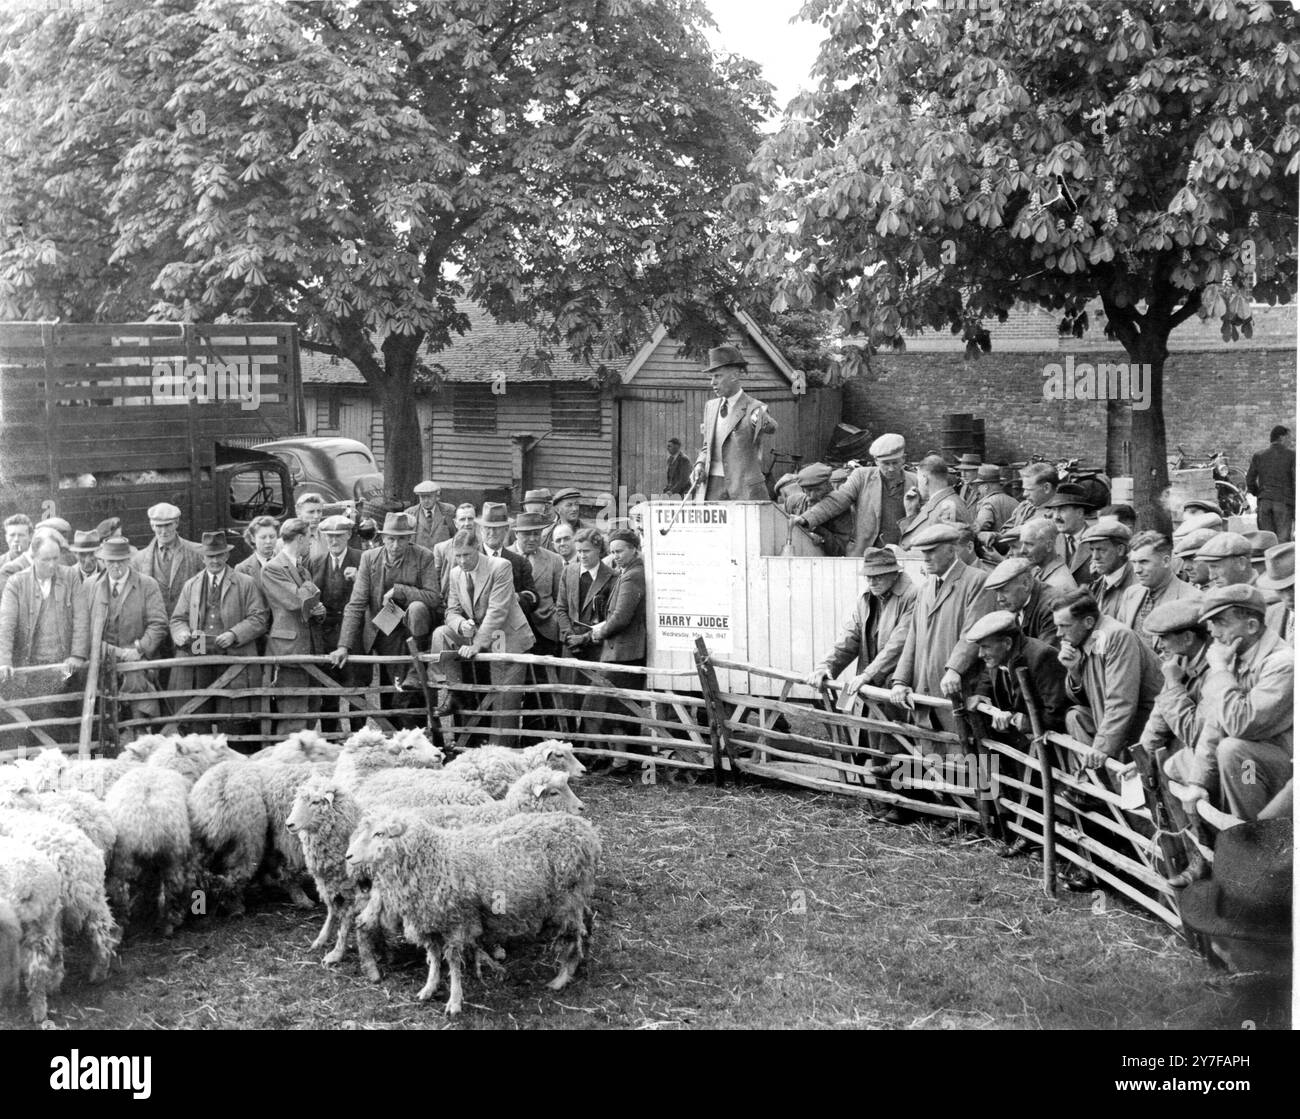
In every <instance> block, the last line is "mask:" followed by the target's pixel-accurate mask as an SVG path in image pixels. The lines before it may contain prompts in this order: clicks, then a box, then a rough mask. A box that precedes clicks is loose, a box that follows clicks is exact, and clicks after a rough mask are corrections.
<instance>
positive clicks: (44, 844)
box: [0, 808, 122, 983]
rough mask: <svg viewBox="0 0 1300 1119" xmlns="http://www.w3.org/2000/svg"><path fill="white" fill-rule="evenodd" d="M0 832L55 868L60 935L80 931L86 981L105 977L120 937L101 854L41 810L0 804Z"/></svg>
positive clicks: (78, 833)
mask: <svg viewBox="0 0 1300 1119" xmlns="http://www.w3.org/2000/svg"><path fill="white" fill-rule="evenodd" d="M0 835H7V836H9V837H10V838H11V839H18V840H22V841H23V842H26V843H30V844H31V845H32V846H33V847H35V848H36V849H37V850H38V851H40V852H41V854H43V855H45V856H46V857H47V858H48V859H49V860H50V861H51V862H52V863H53V864H54V866H55V869H56V870H58V872H59V906H60V918H61V924H62V926H63V935H64V938H65V940H67V939H71V938H73V937H84V939H85V941H86V946H87V947H88V948H89V950H90V975H89V979H90V982H91V983H98V982H100V981H101V980H103V979H105V978H107V976H108V969H109V966H110V965H111V964H112V962H113V953H114V951H115V950H116V949H117V945H118V942H119V941H120V940H121V939H122V930H121V929H119V928H118V927H117V924H116V923H115V922H114V920H113V917H112V914H111V913H110V912H109V909H108V900H107V898H106V896H105V891H104V856H103V854H101V853H100V850H99V848H98V847H96V846H95V845H94V844H93V843H91V842H90V840H89V839H87V838H86V836H85V835H84V833H82V832H81V831H80V830H79V829H77V828H74V827H72V826H71V825H69V824H65V823H63V821H61V820H55V819H52V818H50V817H48V816H46V815H45V814H44V813H43V812H23V811H20V810H17V809H12V808H5V809H0Z"/></svg>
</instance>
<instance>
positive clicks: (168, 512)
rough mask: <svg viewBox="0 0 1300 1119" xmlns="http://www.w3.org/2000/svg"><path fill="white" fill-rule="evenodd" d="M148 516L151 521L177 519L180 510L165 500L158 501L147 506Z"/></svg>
mask: <svg viewBox="0 0 1300 1119" xmlns="http://www.w3.org/2000/svg"><path fill="white" fill-rule="evenodd" d="M148 517H149V519H150V520H151V521H158V522H159V523H165V522H167V521H179V520H180V519H181V511H180V510H179V509H177V508H176V506H175V505H168V504H167V502H165V501H160V502H159V503H158V504H157V505H151V506H149V513H148Z"/></svg>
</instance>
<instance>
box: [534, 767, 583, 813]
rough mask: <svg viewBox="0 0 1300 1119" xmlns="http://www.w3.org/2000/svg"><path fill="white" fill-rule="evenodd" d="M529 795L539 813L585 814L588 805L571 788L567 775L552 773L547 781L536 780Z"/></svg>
mask: <svg viewBox="0 0 1300 1119" xmlns="http://www.w3.org/2000/svg"><path fill="white" fill-rule="evenodd" d="M528 793H529V795H530V796H531V798H532V800H533V809H534V811H537V812H574V813H577V812H583V811H585V810H586V805H585V804H583V803H582V801H581V800H579V799H578V796H577V794H576V793H574V791H573V790H572V789H571V788H569V775H568V774H567V773H557V772H552V773H551V774H550V775H549V776H548V777H547V778H546V780H545V781H536V780H534V781H533V782H532V784H531V787H530V788H529V789H528Z"/></svg>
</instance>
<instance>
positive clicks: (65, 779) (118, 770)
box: [29, 746, 139, 800]
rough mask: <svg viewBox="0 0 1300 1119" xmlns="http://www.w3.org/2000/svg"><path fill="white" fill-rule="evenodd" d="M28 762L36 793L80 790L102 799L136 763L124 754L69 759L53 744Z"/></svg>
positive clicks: (135, 760)
mask: <svg viewBox="0 0 1300 1119" xmlns="http://www.w3.org/2000/svg"><path fill="white" fill-rule="evenodd" d="M29 764H30V765H31V766H32V767H33V768H32V770H31V775H32V777H33V778H34V784H35V786H36V789H37V791H39V792H42V793H47V792H56V791H57V792H62V791H64V790H66V789H79V790H81V792H83V793H89V794H90V795H91V796H93V797H98V798H99V799H100V800H103V799H104V797H105V796H107V795H108V790H109V789H111V788H112V787H113V784H114V783H115V782H116V781H118V780H120V779H121V777H122V775H123V774H125V773H127V772H128V771H129V770H130V769H131V768H132V767H134V766H136V765H138V764H139V762H138V761H137V759H136V758H135V757H133V756H131V755H127V754H124V755H122V756H121V757H117V758H69V757H68V756H67V754H65V753H64V752H63V751H62V750H60V749H59V748H58V747H57V746H52V747H50V748H49V749H47V750H42V751H41V752H40V753H39V754H37V755H36V757H35V758H32V759H30V761H29Z"/></svg>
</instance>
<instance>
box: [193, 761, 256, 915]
mask: <svg viewBox="0 0 1300 1119" xmlns="http://www.w3.org/2000/svg"><path fill="white" fill-rule="evenodd" d="M264 768H266V767H264V766H251V765H249V764H248V763H247V762H245V761H242V760H241V761H227V762H219V763H218V764H216V765H214V766H213V767H212V768H211V769H209V770H208V771H207V772H206V773H204V774H203V776H201V777H200V778H199V779H198V780H197V781H195V782H194V787H193V788H192V789H190V791H189V797H188V806H189V813H190V839H191V842H192V844H193V851H194V860H195V863H196V868H197V869H196V875H197V877H196V884H197V885H198V886H199V888H200V889H203V890H207V891H208V892H209V893H210V894H211V895H212V900H213V904H214V906H216V907H221V908H225V909H226V910H227V911H228V912H229V913H230V914H231V916H236V917H237V916H239V915H240V914H241V913H243V911H244V890H245V888H246V887H247V886H248V884H249V883H250V882H252V881H253V879H254V878H255V877H256V876H257V871H258V868H259V867H260V866H261V865H262V860H263V858H264V857H265V855H266V844H267V834H268V816H267V811H266V799H265V796H264V792H263V773H262V770H263V769H264Z"/></svg>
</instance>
